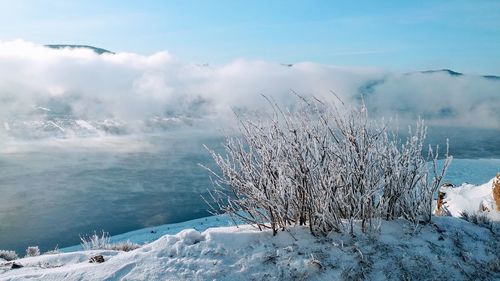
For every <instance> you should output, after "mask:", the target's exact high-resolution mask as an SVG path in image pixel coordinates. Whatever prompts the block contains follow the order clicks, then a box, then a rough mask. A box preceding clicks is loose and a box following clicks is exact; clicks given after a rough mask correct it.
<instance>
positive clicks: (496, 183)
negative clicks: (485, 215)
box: [493, 173, 500, 211]
mask: <svg viewBox="0 0 500 281" xmlns="http://www.w3.org/2000/svg"><path fill="white" fill-rule="evenodd" d="M493 199H494V201H495V204H496V207H497V211H500V173H498V174H497V176H496V178H495V179H494V180H493Z"/></svg>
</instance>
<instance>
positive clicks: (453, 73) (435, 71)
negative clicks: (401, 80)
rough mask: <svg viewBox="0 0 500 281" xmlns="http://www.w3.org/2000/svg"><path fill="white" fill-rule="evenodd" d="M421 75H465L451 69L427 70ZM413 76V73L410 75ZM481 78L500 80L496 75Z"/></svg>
mask: <svg viewBox="0 0 500 281" xmlns="http://www.w3.org/2000/svg"><path fill="white" fill-rule="evenodd" d="M420 73H424V74H427V73H430V74H432V73H447V74H448V75H450V76H463V75H464V74H463V73H460V72H456V71H453V70H450V69H438V70H425V71H420ZM408 74H411V73H408ZM481 77H483V78H486V79H500V76H495V75H481Z"/></svg>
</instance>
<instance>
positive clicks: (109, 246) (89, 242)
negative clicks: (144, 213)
mask: <svg viewBox="0 0 500 281" xmlns="http://www.w3.org/2000/svg"><path fill="white" fill-rule="evenodd" d="M80 241H81V245H82V248H83V249H84V250H85V251H87V250H113V251H124V252H129V251H132V250H135V249H137V248H139V247H140V245H139V244H136V243H133V242H131V241H124V242H118V243H111V241H110V237H109V233H107V232H104V231H102V233H101V235H100V236H99V235H98V234H97V233H96V232H95V231H94V234H92V235H91V236H89V237H83V236H80Z"/></svg>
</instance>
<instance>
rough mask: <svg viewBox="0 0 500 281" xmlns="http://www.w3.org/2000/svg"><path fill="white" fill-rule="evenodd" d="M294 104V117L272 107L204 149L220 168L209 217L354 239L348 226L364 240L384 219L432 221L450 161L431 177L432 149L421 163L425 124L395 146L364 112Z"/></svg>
mask: <svg viewBox="0 0 500 281" xmlns="http://www.w3.org/2000/svg"><path fill="white" fill-rule="evenodd" d="M299 99H300V100H301V102H300V103H301V106H300V107H299V108H298V109H296V110H293V111H290V110H286V111H285V110H283V109H282V108H280V107H279V106H278V105H276V104H274V103H273V102H271V101H270V104H271V106H272V107H273V109H274V111H273V114H271V115H268V116H266V117H264V118H260V119H257V120H255V119H251V118H241V117H240V118H238V119H239V120H238V121H239V132H238V134H236V135H234V136H228V137H226V141H225V143H224V149H225V152H224V153H222V154H221V153H218V152H215V151H213V150H210V149H209V151H210V153H211V156H212V157H213V159H214V160H215V163H216V164H217V166H218V170H210V169H209V170H210V171H211V172H212V175H213V182H214V188H213V189H212V190H211V191H210V192H211V198H209V199H210V200H208V199H207V201H211V202H215V204H212V207H213V208H214V209H213V210H214V211H219V210H222V211H223V212H225V213H227V214H229V215H231V216H232V217H233V218H235V219H237V220H238V221H243V222H245V223H250V224H253V225H256V226H258V227H259V229H262V228H271V229H272V230H273V232H274V233H276V232H277V231H278V230H279V229H286V228H287V227H288V226H290V225H308V226H309V228H310V231H311V232H312V233H313V234H314V235H326V234H328V233H329V232H331V231H347V230H348V231H352V229H353V222H354V221H359V222H360V223H361V226H362V229H363V231H366V230H369V229H374V228H377V227H378V225H379V224H380V222H381V220H382V219H386V220H390V219H396V218H403V219H406V220H409V221H412V222H415V223H418V222H421V221H429V220H430V219H431V214H432V207H431V205H432V200H433V194H434V193H435V192H436V191H437V189H438V187H439V185H440V182H441V179H442V178H443V176H444V174H445V172H446V169H447V167H448V165H449V163H450V161H451V157H449V156H448V155H447V154H448V153H447V152H446V155H445V161H444V167H443V168H442V169H438V167H437V159H438V148H437V147H436V149H434V150H433V149H432V148H431V147H429V152H428V155H427V157H425V156H424V155H423V148H424V140H425V137H426V127H425V126H424V124H423V121H421V120H419V121H418V122H417V124H416V127H415V128H413V129H412V128H411V127H410V128H409V136H408V137H406V138H405V139H404V140H401V138H400V136H399V135H398V133H397V130H396V129H395V128H393V127H391V126H390V124H389V122H384V121H376V120H372V119H370V118H369V116H368V112H367V109H366V107H365V106H364V105H362V106H360V107H347V106H344V105H343V104H342V105H343V106H342V107H338V106H336V105H335V104H327V103H324V102H322V101H319V100H317V99H314V100H310V99H305V98H302V97H299ZM429 161H430V162H429ZM429 163H430V164H429Z"/></svg>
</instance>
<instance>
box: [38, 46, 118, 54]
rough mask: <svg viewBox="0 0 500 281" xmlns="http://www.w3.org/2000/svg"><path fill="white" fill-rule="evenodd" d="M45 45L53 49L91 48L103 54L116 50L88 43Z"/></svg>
mask: <svg viewBox="0 0 500 281" xmlns="http://www.w3.org/2000/svg"><path fill="white" fill-rule="evenodd" d="M45 47H48V48H52V49H64V48H70V49H90V50H92V51H94V52H95V53H96V54H99V55H102V54H115V53H114V52H111V51H108V50H106V49H102V48H97V47H93V46H88V45H68V44H53V45H52V44H51V45H45Z"/></svg>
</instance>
